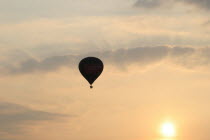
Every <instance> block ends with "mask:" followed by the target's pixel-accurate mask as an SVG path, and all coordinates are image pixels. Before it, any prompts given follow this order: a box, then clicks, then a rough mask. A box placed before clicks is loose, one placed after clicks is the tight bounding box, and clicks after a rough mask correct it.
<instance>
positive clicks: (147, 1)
mask: <svg viewBox="0 0 210 140" xmlns="http://www.w3.org/2000/svg"><path fill="white" fill-rule="evenodd" d="M167 2H168V1H167ZM164 3H166V1H164V0H138V1H137V2H136V3H135V6H136V7H143V8H156V7H160V6H162V5H163V4H164Z"/></svg>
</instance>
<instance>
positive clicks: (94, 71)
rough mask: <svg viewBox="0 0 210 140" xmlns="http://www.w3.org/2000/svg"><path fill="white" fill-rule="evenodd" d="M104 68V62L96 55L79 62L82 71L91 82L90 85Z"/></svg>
mask: <svg viewBox="0 0 210 140" xmlns="http://www.w3.org/2000/svg"><path fill="white" fill-rule="evenodd" d="M103 68H104V65H103V62H102V61H101V60H100V59H98V58H96V57H86V58H84V59H82V60H81V61H80V63H79V70H80V73H81V74H82V75H83V76H84V78H85V79H86V80H87V81H88V82H89V83H90V85H92V84H93V82H94V81H95V80H96V79H97V78H98V77H99V76H100V74H101V73H102V71H103ZM91 88H92V86H91Z"/></svg>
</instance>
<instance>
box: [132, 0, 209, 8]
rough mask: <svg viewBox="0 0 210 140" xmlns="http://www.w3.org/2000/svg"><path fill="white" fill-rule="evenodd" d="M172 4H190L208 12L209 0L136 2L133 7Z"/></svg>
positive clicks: (149, 0) (142, 0)
mask: <svg viewBox="0 0 210 140" xmlns="http://www.w3.org/2000/svg"><path fill="white" fill-rule="evenodd" d="M174 3H185V4H191V5H195V6H197V7H199V8H202V9H207V10H210V0H169V1H164V0H137V2H136V3H135V6H137V7H143V8H156V7H161V6H163V5H167V4H168V5H169V4H171V5H173V4H174Z"/></svg>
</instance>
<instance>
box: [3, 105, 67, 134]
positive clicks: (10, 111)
mask: <svg viewBox="0 0 210 140" xmlns="http://www.w3.org/2000/svg"><path fill="white" fill-rule="evenodd" d="M0 110H1V112H0V124H1V125H0V131H1V132H5V133H17V132H18V131H19V130H21V128H22V127H23V126H25V125H27V124H29V123H31V122H32V123H33V122H37V121H50V120H55V119H58V118H62V117H65V116H66V115H62V114H57V113H50V112H45V111H39V110H34V109H30V108H28V107H25V106H22V105H18V104H13V103H4V102H1V103H0Z"/></svg>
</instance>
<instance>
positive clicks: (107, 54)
mask: <svg viewBox="0 0 210 140" xmlns="http://www.w3.org/2000/svg"><path fill="white" fill-rule="evenodd" d="M88 56H95V57H99V58H100V59H101V60H102V61H103V62H104V63H105V65H112V66H116V67H119V68H122V67H125V68H126V67H128V66H129V65H132V64H135V65H138V66H140V67H145V66H149V65H153V64H155V63H160V62H167V63H168V62H169V63H171V64H175V65H177V66H180V67H183V68H186V69H196V68H207V69H208V68H210V48H209V47H204V48H192V47H166V46H157V47H137V48H129V49H118V50H115V51H96V52H90V53H86V54H83V55H64V56H53V57H49V58H45V59H43V60H41V61H39V60H36V59H34V58H28V59H27V60H25V61H23V62H20V63H19V64H18V65H17V66H16V65H15V66H13V65H7V67H4V70H5V71H6V73H7V74H27V73H33V72H51V71H56V70H58V69H60V68H62V67H68V68H71V69H77V65H78V63H79V61H80V60H81V59H82V58H84V57H88ZM2 73H3V72H2Z"/></svg>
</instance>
